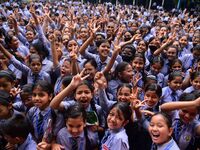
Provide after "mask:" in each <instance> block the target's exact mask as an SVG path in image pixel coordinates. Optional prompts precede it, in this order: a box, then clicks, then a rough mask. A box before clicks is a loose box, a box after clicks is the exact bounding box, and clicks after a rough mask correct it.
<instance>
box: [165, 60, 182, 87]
mask: <svg viewBox="0 0 200 150" xmlns="http://www.w3.org/2000/svg"><path fill="white" fill-rule="evenodd" d="M182 70H183V64H182V62H181V60H180V59H178V58H176V59H173V60H172V61H170V63H169V74H170V73H172V72H176V71H179V72H182V74H184V72H183V71H182ZM169 74H168V75H166V76H165V81H164V87H165V86H167V82H168V78H169Z"/></svg>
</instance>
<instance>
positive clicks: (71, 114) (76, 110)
mask: <svg viewBox="0 0 200 150" xmlns="http://www.w3.org/2000/svg"><path fill="white" fill-rule="evenodd" d="M78 117H82V118H83V121H84V122H86V118H87V117H86V111H85V109H84V107H83V106H82V105H81V104H80V103H75V104H74V105H72V106H70V107H69V108H68V109H67V110H66V111H65V112H64V118H65V120H68V119H69V118H78Z"/></svg>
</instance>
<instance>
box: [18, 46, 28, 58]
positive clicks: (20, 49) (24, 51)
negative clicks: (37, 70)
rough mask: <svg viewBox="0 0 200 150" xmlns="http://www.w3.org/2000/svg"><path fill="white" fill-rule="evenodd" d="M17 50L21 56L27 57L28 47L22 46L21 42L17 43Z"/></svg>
mask: <svg viewBox="0 0 200 150" xmlns="http://www.w3.org/2000/svg"><path fill="white" fill-rule="evenodd" d="M17 51H18V52H19V53H20V54H21V55H22V56H23V57H27V56H28V55H29V49H28V48H27V47H26V46H24V45H23V44H19V47H18V48H17Z"/></svg>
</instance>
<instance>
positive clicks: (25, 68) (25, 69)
mask: <svg viewBox="0 0 200 150" xmlns="http://www.w3.org/2000/svg"><path fill="white" fill-rule="evenodd" d="M10 62H11V63H12V64H13V65H14V66H15V67H16V68H17V69H19V70H20V71H22V72H23V74H28V72H29V71H30V68H29V67H28V66H26V65H24V64H23V63H22V62H20V61H19V60H17V59H16V58H15V57H14V56H13V57H12V58H11V59H10Z"/></svg>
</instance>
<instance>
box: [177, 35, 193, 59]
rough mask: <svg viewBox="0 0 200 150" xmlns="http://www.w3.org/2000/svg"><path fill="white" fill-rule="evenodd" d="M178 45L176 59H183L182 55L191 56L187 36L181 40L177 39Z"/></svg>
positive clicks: (190, 47)
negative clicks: (178, 49) (179, 48)
mask: <svg viewBox="0 0 200 150" xmlns="http://www.w3.org/2000/svg"><path fill="white" fill-rule="evenodd" d="M179 43H180V47H181V51H179V52H178V58H180V59H181V58H182V57H184V55H186V54H191V49H192V46H191V45H189V44H188V36H187V35H183V36H181V38H180V39H179Z"/></svg>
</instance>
